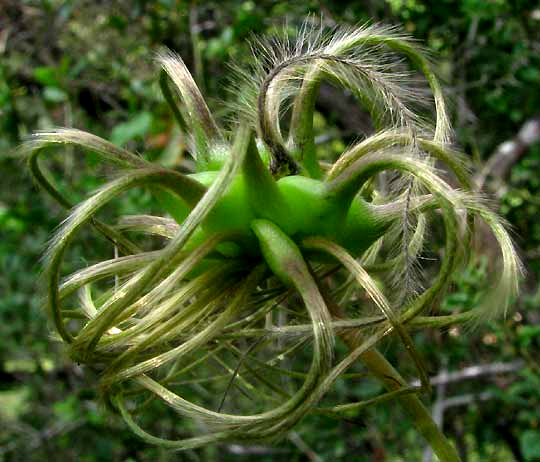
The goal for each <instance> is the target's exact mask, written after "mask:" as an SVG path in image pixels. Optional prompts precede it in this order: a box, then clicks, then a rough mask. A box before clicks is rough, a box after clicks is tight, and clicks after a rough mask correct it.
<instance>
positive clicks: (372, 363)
mask: <svg viewBox="0 0 540 462" xmlns="http://www.w3.org/2000/svg"><path fill="white" fill-rule="evenodd" d="M271 43H272V45H264V43H263V44H259V46H261V47H262V48H263V49H262V50H260V51H259V52H258V53H257V56H263V57H264V58H262V59H261V58H256V57H255V58H254V64H253V66H252V68H251V69H248V70H243V71H239V77H238V78H236V81H237V82H239V83H238V92H237V95H238V101H237V103H236V106H234V108H235V110H236V113H237V116H238V117H237V125H236V126H235V127H234V129H233V130H232V132H233V136H232V139H227V137H226V136H225V135H224V133H225V132H224V131H223V130H222V128H221V127H220V125H219V124H218V123H217V122H216V121H215V120H214V118H213V116H212V114H211V112H210V110H209V108H208V107H207V105H206V103H205V100H204V98H203V96H202V95H201V93H200V91H199V90H198V88H197V86H196V84H195V82H194V80H193V78H192V77H191V75H190V74H189V72H188V70H187V68H186V66H185V65H184V63H183V62H182V60H181V59H180V58H179V57H178V56H177V55H175V54H173V53H170V52H166V53H162V54H161V55H160V56H159V58H158V62H159V63H160V65H161V67H162V69H163V71H162V74H161V77H160V85H161V88H162V90H163V94H164V96H165V98H166V100H167V102H168V104H169V105H170V107H171V109H172V112H173V114H174V116H175V118H176V119H177V121H178V123H179V125H180V127H181V128H182V129H183V130H184V131H185V132H186V133H187V134H188V135H189V136H190V137H191V148H190V153H191V155H192V157H193V158H194V160H195V165H196V171H194V172H192V173H189V174H181V173H178V172H176V171H174V170H171V169H167V168H164V167H162V166H159V165H156V164H153V163H150V162H147V161H145V160H144V159H143V158H141V157H139V156H137V155H135V154H133V153H130V152H129V151H126V150H125V149H122V148H118V147H116V146H114V145H112V144H111V143H109V142H107V141H105V140H103V139H101V138H98V137H96V136H94V135H91V134H88V133H85V132H81V131H79V130H74V129H58V130H51V131H47V132H41V133H36V134H34V135H33V136H32V137H31V139H30V140H29V141H28V142H27V143H26V144H25V145H24V146H23V148H22V149H23V150H24V151H25V152H26V153H27V155H28V163H29V168H30V170H31V172H32V174H33V176H34V178H35V179H36V181H37V182H38V183H39V184H40V185H41V186H42V187H43V188H44V189H45V191H47V192H48V193H49V194H50V195H51V196H52V197H53V198H54V199H56V200H57V201H58V202H59V203H60V204H61V205H63V206H64V207H66V208H68V209H71V210H70V213H69V216H68V218H67V219H66V220H65V221H64V223H63V224H62V226H61V227H60V229H59V230H58V231H57V232H56V234H55V236H54V237H53V239H52V241H51V244H50V247H49V249H48V251H47V255H46V258H45V264H44V265H45V266H44V276H45V280H46V292H47V309H48V311H49V314H50V316H51V319H52V322H53V324H54V326H55V329H56V331H57V333H58V335H59V337H60V338H61V340H62V341H63V342H65V343H66V344H67V345H68V347H69V351H70V353H71V355H72V357H73V358H74V359H75V360H76V361H78V362H80V363H82V364H87V365H89V366H92V367H97V368H99V370H100V371H101V374H102V375H101V377H102V381H101V388H102V393H103V396H104V399H105V400H106V402H108V403H109V404H110V405H111V406H112V407H113V408H114V409H115V410H117V411H118V412H119V413H120V414H121V415H122V417H123V418H124V419H125V421H126V423H127V424H128V425H129V426H130V428H131V429H132V430H133V431H134V432H135V433H137V434H138V435H139V436H140V437H142V438H144V439H145V440H146V441H148V442H150V443H155V444H160V445H163V446H166V447H170V448H177V449H188V448H194V447H197V446H201V445H204V444H208V443H212V442H220V441H231V440H242V441H246V440H253V441H255V440H261V439H265V438H275V437H276V436H279V435H282V434H285V433H286V432H287V431H288V430H290V429H291V428H292V427H293V426H294V425H295V423H296V422H298V421H299V420H300V419H301V418H302V417H303V416H304V415H306V414H308V413H312V412H317V413H323V414H327V415H332V416H336V415H340V414H341V413H343V412H345V411H350V410H351V409H359V408H360V407H362V406H363V405H366V403H362V402H361V403H348V404H346V405H345V404H344V405H342V406H334V407H324V406H322V405H321V404H320V400H321V399H322V398H323V397H324V396H325V395H326V394H327V393H328V392H329V391H330V390H331V389H332V386H333V384H334V382H335V381H336V379H337V378H338V377H340V376H342V374H343V372H345V371H346V370H347V369H348V368H349V367H350V366H351V365H352V364H353V363H354V362H356V361H357V360H360V361H362V362H363V363H364V365H365V366H366V367H367V368H368V369H369V370H370V372H371V373H372V374H373V375H374V376H375V377H376V378H378V379H379V380H380V381H381V383H382V384H383V385H384V387H385V388H386V389H387V392H388V394H387V395H383V396H382V397H381V399H382V400H387V399H396V400H397V401H398V402H399V404H400V405H401V406H403V407H404V408H405V410H406V412H407V415H409V416H410V418H411V419H413V422H414V424H415V425H416V426H417V428H418V429H419V431H420V432H421V434H422V435H423V436H424V437H425V438H426V439H427V440H428V441H429V442H430V444H431V445H432V447H433V448H434V450H435V451H436V452H437V454H438V455H439V457H440V459H441V460H456V459H455V458H454V455H455V454H454V452H453V448H452V447H451V445H449V444H448V442H447V441H446V440H445V439H444V436H442V434H441V433H440V431H439V430H438V429H437V427H436V426H435V425H434V424H433V422H432V421H431V420H430V417H429V414H428V413H427V412H426V411H425V408H424V407H423V405H422V404H421V402H420V401H419V400H418V398H417V397H416V395H415V394H414V393H415V392H417V391H418V390H410V389H409V388H408V387H407V386H406V383H405V382H404V381H403V379H402V378H401V377H400V375H399V373H398V372H397V371H396V370H395V369H393V368H392V366H391V365H390V364H389V363H388V362H386V360H385V359H384V358H383V357H382V355H380V354H379V353H378V352H377V350H376V347H377V345H378V343H379V342H380V341H381V340H382V339H384V338H385V337H387V336H390V335H396V336H397V338H398V339H399V341H400V342H401V344H402V345H403V347H404V348H405V350H406V351H407V353H408V355H409V356H410V360H411V364H413V365H414V367H416V370H417V371H418V375H419V377H420V379H421V382H422V384H423V389H428V388H429V386H428V382H427V374H426V370H425V367H424V366H423V362H422V360H421V358H420V357H419V355H418V353H417V352H416V350H415V348H414V343H413V341H412V339H411V337H410V335H409V331H410V330H411V329H413V328H419V327H421V326H426V325H429V326H432V327H438V326H447V325H449V324H452V323H459V322H464V321H470V320H471V319H476V320H478V319H484V318H485V317H488V316H491V315H492V314H496V313H498V312H505V311H506V308H507V305H508V301H509V300H510V298H511V297H512V296H513V295H514V294H515V293H516V291H517V280H518V273H519V269H520V265H519V261H518V258H517V256H516V253H515V251H514V248H513V246H512V242H511V240H510V238H509V236H508V234H507V232H506V231H505V228H504V226H503V224H502V223H501V221H500V220H499V218H498V217H497V216H496V215H495V214H494V213H492V212H491V211H490V210H489V209H488V208H487V207H486V206H485V205H484V204H483V202H482V201H481V200H480V199H479V197H478V196H477V195H476V194H475V193H474V192H472V191H471V190H470V188H469V185H468V173H467V171H466V170H465V169H464V167H463V162H462V159H461V157H460V156H459V155H457V154H456V153H455V152H454V151H453V150H451V149H450V147H449V146H448V144H447V143H448V138H449V136H448V133H449V126H448V118H447V115H446V110H445V106H444V100H443V98H442V92H441V89H440V86H439V83H438V82H437V79H436V78H435V75H434V74H433V72H432V71H431V68H430V66H429V64H428V61H427V60H426V58H425V57H424V56H423V55H422V54H421V53H420V52H419V51H418V50H417V48H416V47H415V45H414V43H413V42H412V41H410V40H408V39H407V38H406V37H403V36H402V35H400V34H397V33H396V32H395V31H394V30H392V29H388V28H381V27H380V26H370V27H357V28H336V29H334V30H333V31H331V32H330V33H328V34H326V33H325V32H323V31H322V30H321V29H319V28H316V29H315V28H311V27H310V26H308V25H307V23H306V25H304V26H303V27H302V29H301V30H300V31H299V36H298V40H297V42H295V43H291V42H290V41H289V40H282V41H276V40H273V41H272V42H271ZM398 56H403V57H405V58H406V59H407V60H408V62H409V63H410V66H411V69H413V70H415V71H419V72H421V73H422V74H423V75H424V77H425V80H426V82H427V85H428V86H429V87H430V89H431V92H432V99H431V100H427V101H426V104H427V105H428V106H429V105H430V104H431V106H432V109H433V112H434V115H435V121H434V124H433V127H429V126H427V124H426V123H425V121H424V118H423V117H422V118H421V117H419V116H418V115H417V114H416V112H415V111H414V110H413V108H415V107H417V103H418V102H419V101H423V100H424V97H421V96H420V95H419V94H418V92H417V91H415V88H414V87H411V86H410V85H408V84H407V76H406V75H404V74H403V72H402V70H401V67H398V60H397V59H396V57H398ZM394 61H395V64H393V63H394ZM399 66H401V64H399ZM323 81H330V82H332V83H334V84H338V85H341V86H342V87H345V88H347V89H348V90H350V91H351V92H352V93H353V94H354V95H355V96H356V97H357V98H358V100H359V103H360V104H363V105H364V107H365V109H366V110H367V111H368V112H369V113H370V114H371V117H372V119H373V123H374V126H375V127H376V132H375V133H374V134H373V135H371V136H369V137H367V138H365V139H364V140H362V141H360V142H358V143H356V144H355V145H353V146H351V147H350V148H349V149H347V150H346V151H345V152H343V153H342V154H341V155H340V156H339V157H338V158H337V159H336V160H335V162H333V163H332V164H331V165H328V164H327V163H323V162H321V161H320V159H318V158H317V149H316V145H315V137H314V128H313V116H314V109H315V101H316V99H317V94H318V90H319V86H320V84H321V82H323ZM413 103H414V104H413ZM286 105H291V106H290V107H292V111H291V114H292V115H291V118H290V121H289V123H288V131H287V135H286V136H285V134H284V131H285V130H284V129H283V127H282V125H284V124H283V122H284V120H283V113H284V111H283V108H284V107H285V106H286ZM58 145H61V146H66V145H76V146H80V147H82V148H85V149H86V150H88V151H92V152H94V153H97V155H98V156H99V157H100V158H101V159H102V160H103V161H105V162H108V163H111V164H112V165H114V166H115V167H116V168H117V169H118V175H117V177H116V179H114V180H112V181H110V182H108V183H106V184H104V185H103V186H102V187H101V188H100V189H99V190H97V191H95V192H94V193H93V194H92V195H91V196H90V197H89V198H88V199H86V200H85V201H83V202H81V203H80V204H72V203H71V201H70V200H69V198H68V197H67V196H66V195H64V194H63V193H62V192H61V191H60V190H59V189H58V188H57V187H56V186H55V184H54V183H53V182H51V181H50V180H49V179H48V178H49V177H48V176H46V175H45V174H44V173H43V171H42V170H41V167H40V163H39V162H38V158H39V157H40V156H41V155H42V154H44V153H47V152H49V148H50V147H52V146H58ZM436 160H437V161H440V162H444V163H446V164H447V165H448V167H449V168H450V170H452V171H453V173H454V174H455V176H456V178H457V181H458V182H460V183H461V189H459V190H456V189H454V188H452V187H451V186H450V185H449V184H448V183H447V182H445V180H444V179H443V178H441V177H440V175H439V172H438V171H437V170H436V169H435V168H434V162H435V161H436ZM390 177H391V178H392V181H391V182H388V181H387V180H388V178H390ZM136 187H137V188H138V187H144V188H148V189H150V191H151V192H152V194H153V195H154V197H155V198H156V200H157V202H158V203H159V204H160V205H161V207H162V208H163V215H162V216H148V215H140V216H131V217H121V218H119V220H118V221H117V222H112V223H104V222H102V221H100V220H99V219H98V218H97V214H98V212H99V211H100V210H101V209H102V208H104V207H106V206H107V205H108V204H109V203H110V202H111V201H112V200H113V199H115V198H116V197H118V196H120V195H121V194H123V193H125V192H127V191H129V190H130V189H132V188H136ZM475 218H478V219H480V220H483V221H484V222H485V223H486V224H487V226H488V227H489V228H490V229H491V230H492V232H493V234H494V236H495V238H496V239H497V241H498V243H499V245H500V249H501V255H502V269H501V271H500V272H499V278H498V280H497V281H496V282H495V285H494V289H493V291H492V292H491V296H490V298H489V299H487V300H486V301H485V303H483V304H481V305H479V306H478V307H476V308H474V310H472V311H470V312H465V313H454V314H452V315H450V316H444V317H439V316H437V306H436V303H437V301H438V300H439V299H440V297H441V296H442V295H443V294H444V292H445V291H446V289H447V287H448V282H449V279H450V276H451V274H452V273H453V272H455V271H456V270H457V269H458V268H459V266H460V265H462V264H463V262H464V261H465V258H464V257H466V256H467V253H468V252H469V247H468V246H467V245H466V243H467V242H468V240H469V239H470V237H471V234H472V232H473V230H472V228H471V227H470V226H469V225H470V224H471V223H472V221H473V220H474V219H475ZM441 224H442V226H443V227H444V231H445V242H444V243H443V247H442V252H441V255H442V258H441V262H440V264H439V266H438V274H437V276H436V277H434V279H433V281H432V283H431V285H428V286H427V287H426V288H425V289H423V290H419V289H418V285H417V284H415V279H416V278H415V271H414V268H416V267H417V265H416V264H415V260H416V258H417V257H418V256H419V255H421V253H422V249H423V247H424V246H426V245H427V242H428V240H427V239H428V236H429V233H427V232H425V231H426V230H427V229H429V227H430V226H441ZM89 227H92V228H93V229H94V230H95V232H96V233H99V234H101V235H103V236H105V237H106V238H107V239H108V240H109V241H110V242H111V243H112V245H114V247H115V249H116V251H117V256H116V257H114V258H110V259H105V260H103V261H101V262H98V263H95V264H92V265H90V266H88V267H86V268H82V269H80V270H78V271H75V272H74V273H72V274H70V275H67V276H66V275H64V273H63V260H64V256H65V254H66V252H68V249H69V247H70V244H71V243H72V242H73V239H74V237H75V235H76V234H77V233H78V232H79V231H80V230H81V229H83V228H89ZM140 233H145V234H151V235H158V236H160V237H161V238H162V240H157V241H156V242H165V244H164V245H163V246H162V247H159V248H153V249H151V250H149V249H143V248H141V246H140V245H139V244H138V243H137V241H136V240H135V238H134V236H137V234H140ZM464 243H465V245H463V244H464ZM429 245H430V248H431V249H432V252H431V253H432V254H435V253H436V252H435V251H434V250H433V246H434V245H436V243H433V242H430V244H429ZM396 281H397V282H396ZM383 283H385V284H383ZM382 287H385V289H383V288H382ZM353 302H354V304H355V305H358V304H359V303H360V304H361V306H360V307H358V306H356V307H355V309H354V310H352V309H351V305H352V304H353ZM428 312H429V313H431V314H428ZM336 337H341V338H342V339H343V341H345V343H346V344H347V345H348V346H349V347H350V352H349V353H348V354H347V355H345V356H343V357H339V356H337V355H336V352H335V351H334V345H335V338H336ZM201 386H203V387H206V388H207V389H208V390H209V393H208V394H200V393H198V390H200V389H201ZM156 397H157V398H159V399H160V401H161V402H163V403H164V405H167V406H170V407H172V408H173V409H174V410H175V411H176V412H178V414H179V415H180V416H181V417H182V418H191V419H197V420H203V421H204V422H205V428H208V433H206V434H204V435H200V436H195V437H192V438H187V439H178V440H174V439H163V438H161V437H157V436H153V435H151V434H149V433H148V432H146V431H145V430H143V429H142V428H141V427H140V426H139V424H138V423H137V419H136V418H135V417H134V415H135V414H136V413H140V412H145V408H146V406H147V404H148V403H149V402H150V401H151V400H152V399H153V398H156ZM216 397H218V399H217V400H216V399H215V398H216ZM377 399H378V398H376V400H377ZM370 402H371V401H370Z"/></svg>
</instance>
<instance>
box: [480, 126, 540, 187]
mask: <svg viewBox="0 0 540 462" xmlns="http://www.w3.org/2000/svg"><path fill="white" fill-rule="evenodd" d="M538 142H540V117H535V118H532V119H529V120H528V121H527V122H525V123H524V124H523V125H522V127H521V128H520V130H519V132H518V133H517V135H516V136H515V137H514V138H513V139H511V140H507V141H505V142H503V143H501V144H500V145H499V146H498V147H497V149H496V150H495V152H494V153H493V154H492V155H491V157H490V158H489V159H488V161H487V162H486V165H485V166H484V168H483V169H482V171H481V172H480V173H479V174H478V175H476V176H475V178H474V183H475V184H476V186H477V188H478V190H481V189H482V188H483V187H484V185H485V183H486V179H487V178H488V176H491V177H493V178H495V179H496V180H499V181H502V180H504V179H505V178H506V177H507V176H508V174H509V173H510V170H511V169H512V166H513V165H514V164H515V163H516V162H517V161H518V160H519V159H521V157H522V156H523V155H524V154H525V153H526V152H527V149H528V148H529V147H530V146H531V145H532V144H534V143H538ZM496 190H497V192H496V195H497V197H499V198H500V197H501V196H502V195H503V194H504V192H505V190H506V188H500V187H497V188H496Z"/></svg>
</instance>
